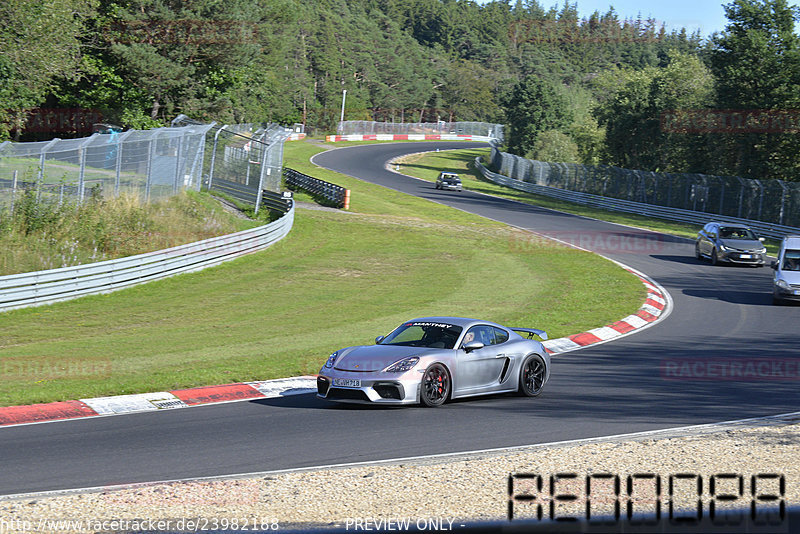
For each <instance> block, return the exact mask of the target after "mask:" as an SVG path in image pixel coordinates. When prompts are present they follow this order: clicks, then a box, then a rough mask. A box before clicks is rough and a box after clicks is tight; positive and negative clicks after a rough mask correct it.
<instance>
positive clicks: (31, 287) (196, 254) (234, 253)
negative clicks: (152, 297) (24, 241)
mask: <svg viewBox="0 0 800 534" xmlns="http://www.w3.org/2000/svg"><path fill="white" fill-rule="evenodd" d="M290 202H291V201H290ZM293 223H294V205H293V204H290V206H289V209H288V211H287V213H286V215H284V216H283V217H281V218H280V219H278V220H277V221H274V222H271V223H270V224H267V225H265V226H260V227H258V228H252V229H250V230H244V231H242V232H237V233H235V234H229V235H224V236H220V237H212V238H210V239H205V240H203V241H198V242H196V243H189V244H187V245H180V246H177V247H173V248H168V249H165V250H160V251H157V252H150V253H147V254H139V255H136V256H129V257H127V258H121V259H118V260H109V261H103V262H99V263H89V264H86V265H78V266H75V267H64V268H61V269H50V270H47V271H37V272H33V273H23V274H12V275H7V276H0V311H7V310H12V309H15V308H26V307H30V306H38V305H42V304H50V303H53V302H58V301H62V300H69V299H73V298H77V297H81V296H84V295H93V294H98V293H108V292H111V291H116V290H118V289H123V288H126V287H130V286H133V285H136V284H141V283H144V282H150V281H152V280H159V279H161V278H167V277H169V276H173V275H176V274H181V273H188V272H193V271H199V270H201V269H205V268H206V267H211V266H214V265H218V264H220V263H222V262H225V261H228V260H232V259H235V258H238V257H239V256H243V255H245V254H250V253H252V252H257V251H259V250H262V249H265V248H267V247H269V246H270V245H272V244H274V243H277V242H278V241H280V240H281V239H283V237H285V236H286V235H287V234H288V233H289V231H290V230H291V229H292V225H293Z"/></svg>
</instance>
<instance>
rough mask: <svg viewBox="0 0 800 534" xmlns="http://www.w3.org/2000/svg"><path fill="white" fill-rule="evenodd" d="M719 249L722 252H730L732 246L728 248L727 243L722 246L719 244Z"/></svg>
mask: <svg viewBox="0 0 800 534" xmlns="http://www.w3.org/2000/svg"><path fill="white" fill-rule="evenodd" d="M719 251H720V252H730V251H731V249H730V248H728V247H726V246H725V245H720V246H719Z"/></svg>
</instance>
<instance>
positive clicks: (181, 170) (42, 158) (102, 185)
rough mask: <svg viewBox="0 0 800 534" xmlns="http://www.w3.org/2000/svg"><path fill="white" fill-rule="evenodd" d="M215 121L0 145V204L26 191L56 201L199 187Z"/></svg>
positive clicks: (146, 195) (150, 195)
mask: <svg viewBox="0 0 800 534" xmlns="http://www.w3.org/2000/svg"><path fill="white" fill-rule="evenodd" d="M211 126H212V125H210V124H205V125H192V126H186V127H182V128H157V129H154V130H144V131H143V130H130V131H127V132H112V133H108V134H99V133H97V134H94V135H92V136H91V137H85V138H82V139H53V140H52V141H43V142H34V143H12V142H10V141H6V142H4V143H2V144H0V209H8V208H13V204H14V201H15V199H17V198H19V195H21V194H23V193H24V192H25V191H28V190H30V191H35V192H36V196H37V198H38V199H40V200H43V201H53V202H58V203H63V202H69V201H74V202H77V203H81V202H83V200H84V198H85V197H86V196H87V195H101V196H105V197H108V196H119V195H120V194H122V193H127V194H133V195H137V196H139V197H140V198H142V199H143V200H145V201H150V200H154V199H157V198H160V197H164V196H169V195H172V194H175V193H177V192H178V191H179V190H181V189H184V188H194V189H199V188H200V183H201V175H202V169H203V151H204V149H205V142H204V141H205V135H206V132H207V131H208V130H209V129H210V128H211Z"/></svg>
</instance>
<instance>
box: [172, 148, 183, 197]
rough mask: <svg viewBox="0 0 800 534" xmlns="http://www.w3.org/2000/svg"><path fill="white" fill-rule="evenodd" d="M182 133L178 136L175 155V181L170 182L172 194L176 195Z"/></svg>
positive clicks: (179, 173) (178, 180) (179, 174)
mask: <svg viewBox="0 0 800 534" xmlns="http://www.w3.org/2000/svg"><path fill="white" fill-rule="evenodd" d="M182 149H183V133H181V135H179V136H178V149H177V151H176V153H175V179H174V180H173V181H172V194H173V195H175V194H177V193H178V189H179V187H180V186H179V183H180V176H181V155H182V154H181V152H182V151H183V150H182Z"/></svg>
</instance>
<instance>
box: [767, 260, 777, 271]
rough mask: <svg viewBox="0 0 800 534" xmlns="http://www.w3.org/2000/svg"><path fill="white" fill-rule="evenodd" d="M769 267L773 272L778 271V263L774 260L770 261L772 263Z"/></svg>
mask: <svg viewBox="0 0 800 534" xmlns="http://www.w3.org/2000/svg"><path fill="white" fill-rule="evenodd" d="M769 266H770V267H772V270H773V271H777V270H778V262H777V261H776V260H772V263H770V264H769Z"/></svg>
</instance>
